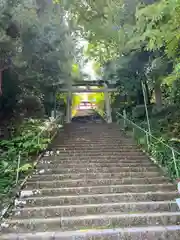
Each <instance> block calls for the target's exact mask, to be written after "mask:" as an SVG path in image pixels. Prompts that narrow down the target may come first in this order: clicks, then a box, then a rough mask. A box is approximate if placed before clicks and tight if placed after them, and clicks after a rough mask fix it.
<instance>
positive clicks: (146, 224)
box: [0, 123, 180, 240]
mask: <svg viewBox="0 0 180 240" xmlns="http://www.w3.org/2000/svg"><path fill="white" fill-rule="evenodd" d="M63 136H64V137H63V139H62V134H61V135H60V136H59V137H57V138H56V139H55V141H54V144H53V146H52V149H50V150H49V153H50V156H44V157H43V158H42V159H41V160H40V163H39V165H38V166H37V169H36V172H35V173H34V174H33V175H32V177H31V178H30V179H29V180H28V183H27V185H26V186H25V188H24V190H23V194H21V196H22V198H21V200H22V201H23V207H21V208H18V206H16V208H14V209H13V212H12V215H11V217H10V218H9V219H7V220H6V221H5V223H4V225H2V226H1V229H0V230H1V237H0V239H2V240H7V239H9V240H15V239H16V240H25V239H26V240H41V239H43V240H52V239H53V240H57V239H59V240H61V239H62V240H77V239H78V240H81V239H82V240H179V239H180V238H179V233H180V226H179V225H180V212H179V211H178V207H177V205H176V203H175V199H176V197H177V196H178V193H177V190H176V186H175V185H174V184H172V183H171V182H170V181H169V179H168V178H167V177H166V176H163V174H162V172H161V170H160V169H159V168H158V167H157V166H155V165H154V164H153V163H152V162H151V161H150V160H149V158H148V157H147V156H146V155H145V153H143V152H142V151H141V150H140V149H139V147H137V146H136V145H135V143H134V142H133V141H132V139H130V138H128V137H126V136H124V134H123V133H121V132H120V131H119V129H118V127H117V126H116V125H115V124H109V125H108V124H105V123H101V124H92V123H88V124H75V123H72V124H70V125H67V126H65V133H63ZM30 192H31V194H30V195H28V194H25V193H30ZM3 226H6V227H3Z"/></svg>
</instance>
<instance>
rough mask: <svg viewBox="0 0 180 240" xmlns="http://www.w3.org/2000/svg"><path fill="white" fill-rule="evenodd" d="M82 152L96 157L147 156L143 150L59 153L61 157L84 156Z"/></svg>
mask: <svg viewBox="0 0 180 240" xmlns="http://www.w3.org/2000/svg"><path fill="white" fill-rule="evenodd" d="M82 154H83V156H96V157H98V156H109V155H111V156H120V157H132V156H133V158H138V157H141V156H142V157H144V156H145V154H144V153H143V152H140V151H139V152H138V151H137V152H129V151H128V152H125V151H124V152H122V151H121V152H120V151H118V152H113V151H106V152H104V151H99V152H98V151H84V152H79V151H76V152H75V151H64V152H60V154H59V157H66V156H69V155H70V156H81V157H82Z"/></svg>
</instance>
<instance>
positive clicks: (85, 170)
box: [36, 165, 160, 175]
mask: <svg viewBox="0 0 180 240" xmlns="http://www.w3.org/2000/svg"><path fill="white" fill-rule="evenodd" d="M41 169H42V168H41ZM39 170H40V169H39V168H38V166H37V170H36V171H37V172H39ZM43 170H44V171H45V174H47V175H48V174H67V173H71V174H72V173H84V174H86V173H100V172H102V173H108V172H112V173H120V172H122V173H126V172H127V173H131V172H136V173H139V174H141V173H145V172H159V171H160V170H159V168H158V167H156V166H154V167H141V166H138V167H118V166H117V167H96V168H95V167H86V168H85V167H84V166H83V165H82V166H81V167H78V168H77V167H76V168H75V167H73V168H68V167H67V168H52V167H51V168H50V167H49V166H44V167H43Z"/></svg>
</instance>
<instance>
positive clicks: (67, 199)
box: [23, 191, 178, 207]
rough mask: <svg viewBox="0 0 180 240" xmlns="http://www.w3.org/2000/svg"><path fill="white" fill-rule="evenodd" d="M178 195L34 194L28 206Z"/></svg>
mask: <svg viewBox="0 0 180 240" xmlns="http://www.w3.org/2000/svg"><path fill="white" fill-rule="evenodd" d="M177 197H178V193H177V191H164V192H162V191H156V192H141V193H138V192H137V193H106V194H85V195H83V194H82V195H77V194H75V195H69V196H68V195H59V196H32V197H28V198H26V199H23V201H25V203H26V206H27V207H28V206H29V207H32V206H37V207H38V206H42V207H43V206H54V205H68V204H69V205H81V204H98V203H108V202H116V203H117V202H135V201H137V202H138V201H148V202H149V201H172V200H174V199H175V198H177Z"/></svg>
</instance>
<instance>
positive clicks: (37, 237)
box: [1, 225, 180, 240]
mask: <svg viewBox="0 0 180 240" xmlns="http://www.w3.org/2000/svg"><path fill="white" fill-rule="evenodd" d="M179 235H180V226H179V225H169V226H164V225H162V226H145V227H132V228H131V227H127V228H115V229H112V228H109V229H108V228H99V229H97V228H92V229H88V228H84V229H83V230H78V231H77V230H76V231H63V232H62V231H56V232H51V231H47V232H44V231H43V232H36V233H24V234H23V233H19V234H6V235H1V239H2V240H10V239H11V240H17V239H18V240H25V239H26V240H41V239H43V240H52V239H58V240H74V239H82V240H100V239H101V240H179Z"/></svg>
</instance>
